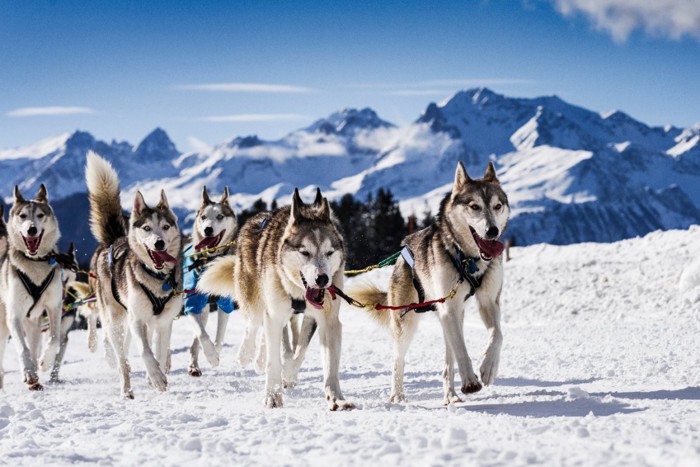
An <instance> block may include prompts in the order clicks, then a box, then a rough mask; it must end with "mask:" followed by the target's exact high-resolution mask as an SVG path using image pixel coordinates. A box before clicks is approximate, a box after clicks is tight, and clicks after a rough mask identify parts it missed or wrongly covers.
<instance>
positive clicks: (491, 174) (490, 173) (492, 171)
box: [484, 162, 499, 183]
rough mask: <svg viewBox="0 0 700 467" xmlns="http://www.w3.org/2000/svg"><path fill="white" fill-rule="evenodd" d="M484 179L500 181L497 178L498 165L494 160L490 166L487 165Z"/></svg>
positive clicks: (486, 180)
mask: <svg viewBox="0 0 700 467" xmlns="http://www.w3.org/2000/svg"><path fill="white" fill-rule="evenodd" d="M484 181H485V182H494V183H499V181H498V178H496V167H494V166H493V162H489V166H488V167H486V172H484Z"/></svg>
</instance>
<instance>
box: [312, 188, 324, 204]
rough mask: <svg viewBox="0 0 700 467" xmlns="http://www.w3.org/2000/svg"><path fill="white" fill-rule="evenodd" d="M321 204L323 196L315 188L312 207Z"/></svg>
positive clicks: (319, 190)
mask: <svg viewBox="0 0 700 467" xmlns="http://www.w3.org/2000/svg"><path fill="white" fill-rule="evenodd" d="M322 202H323V195H322V194H321V189H320V188H316V199H315V200H314V206H316V207H319V206H321V203H322Z"/></svg>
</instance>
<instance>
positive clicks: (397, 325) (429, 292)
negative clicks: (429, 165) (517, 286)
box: [348, 162, 510, 404]
mask: <svg viewBox="0 0 700 467" xmlns="http://www.w3.org/2000/svg"><path fill="white" fill-rule="evenodd" d="M509 213H510V208H509V206H508V198H507V197H506V194H505V193H504V192H503V190H502V189H501V185H500V183H499V181H498V179H497V178H496V170H495V169H494V166H493V164H492V163H489V166H488V168H487V169H486V173H485V174H484V177H483V178H482V179H479V180H472V179H471V178H470V177H469V175H467V172H466V170H465V169H464V166H463V165H462V163H461V162H459V163H458V165H457V171H456V173H455V180H454V185H453V187H452V192H451V193H450V194H448V195H447V196H446V197H445V198H444V199H443V200H442V203H441V205H440V213H439V216H438V218H437V221H436V222H435V223H434V224H433V225H431V226H430V227H427V228H425V229H423V230H421V231H418V232H416V233H414V234H412V235H409V236H408V237H406V238H405V240H404V242H403V245H404V246H405V248H404V250H402V257H400V258H399V260H398V261H397V262H396V265H395V266H394V271H393V274H392V276H391V282H390V286H389V290H388V292H384V291H381V290H378V289H377V288H375V287H373V286H371V285H368V284H363V285H359V286H357V287H356V288H354V289H353V290H349V291H348V293H349V294H350V295H352V296H353V297H355V298H356V299H358V300H359V301H360V302H362V303H382V304H388V305H392V306H401V305H403V304H411V303H422V302H424V301H426V300H432V299H437V298H440V297H445V296H448V295H449V294H450V292H451V291H452V290H454V291H455V294H454V296H453V298H452V299H450V300H447V301H445V302H444V303H439V304H437V306H428V307H424V308H420V309H417V310H415V311H418V312H422V311H428V310H432V309H434V310H435V311H436V314H437V317H438V319H439V320H440V324H441V325H442V330H443V334H444V337H445V369H444V372H443V379H444V394H445V398H444V402H445V404H449V403H451V402H460V401H461V399H460V398H459V396H458V395H457V392H456V391H455V386H454V361H455V360H456V361H457V367H458V369H459V374H460V376H461V378H462V388H461V389H462V392H463V393H465V394H469V393H473V392H476V391H479V390H480V389H481V383H480V382H479V378H478V377H477V376H476V374H474V369H473V368H472V362H471V359H470V358H469V355H468V354H467V347H466V345H465V342H464V333H463V330H462V329H463V321H464V302H465V301H466V300H467V299H468V298H470V297H471V296H472V295H474V294H476V300H477V302H478V305H479V313H480V314H481V319H482V320H483V322H484V324H485V325H486V328H487V329H488V331H489V343H488V346H487V348H486V352H485V354H484V361H483V363H482V365H481V380H482V381H483V382H484V384H487V385H489V384H492V383H493V382H494V379H495V378H496V373H497V372H498V363H499V360H500V352H501V343H502V340H503V337H502V335H501V325H500V319H501V309H500V304H499V301H500V295H501V288H502V285H503V266H502V262H501V261H502V259H501V257H500V255H501V253H502V252H503V244H502V243H501V242H499V241H498V238H499V237H500V236H501V234H502V233H503V230H504V229H505V227H506V223H507V222H508V216H509ZM408 311H409V310H399V311H388V310H372V313H373V315H374V317H375V318H376V319H377V320H378V321H379V322H381V323H382V324H383V325H385V326H388V327H389V328H390V330H391V334H392V337H393V341H394V346H393V347H394V369H393V378H392V388H391V402H403V401H405V400H406V398H405V394H404V385H403V380H404V364H405V356H406V351H407V350H408V346H409V345H410V343H411V340H412V338H413V335H414V334H415V331H416V327H417V325H418V320H419V315H418V314H417V313H413V312H408Z"/></svg>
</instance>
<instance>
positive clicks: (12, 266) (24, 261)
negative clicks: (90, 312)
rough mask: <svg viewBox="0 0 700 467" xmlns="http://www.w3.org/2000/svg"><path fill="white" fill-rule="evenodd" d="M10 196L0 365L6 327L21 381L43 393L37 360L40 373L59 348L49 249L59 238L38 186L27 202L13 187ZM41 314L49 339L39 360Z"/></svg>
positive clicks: (54, 267)
mask: <svg viewBox="0 0 700 467" xmlns="http://www.w3.org/2000/svg"><path fill="white" fill-rule="evenodd" d="M14 197H15V199H14V204H13V206H12V209H11V210H10V215H9V218H8V223H7V237H6V240H0V250H6V253H5V254H4V255H0V256H4V258H3V259H2V266H1V268H0V303H2V305H0V308H3V307H4V310H0V315H2V314H6V315H7V316H6V323H7V326H2V325H0V341H1V343H0V365H1V362H2V357H3V353H4V350H5V344H6V342H7V331H8V329H9V331H10V333H11V334H12V338H13V339H12V341H13V342H14V345H15V348H16V350H17V355H18V356H19V362H20V371H21V373H22V376H23V378H24V382H25V383H26V384H27V386H28V388H29V389H30V390H33V391H36V390H41V389H43V387H42V385H41V384H39V377H38V375H37V360H39V362H40V365H39V366H40V367H41V368H42V370H48V369H49V368H51V367H52V366H53V364H54V361H55V359H56V354H57V353H58V350H59V347H60V339H61V337H60V329H61V302H62V284H61V268H60V266H59V265H58V264H57V262H56V253H55V251H56V243H57V242H58V239H59V237H60V235H61V234H60V232H59V230H58V221H57V220H56V217H55V216H54V213H53V210H52V209H51V206H49V201H48V193H47V191H46V187H45V186H44V185H41V187H40V188H39V193H38V194H37V196H36V198H34V199H33V200H25V199H24V197H22V194H21V193H20V191H19V188H18V187H15V191H14ZM0 253H1V252H0ZM44 311H46V313H47V315H48V319H49V338H48V342H47V344H46V346H45V347H44V351H43V354H42V356H41V358H40V359H39V352H40V350H41V321H42V315H43V313H44ZM1 374H2V369H1V368H0V375H1ZM0 386H2V376H0Z"/></svg>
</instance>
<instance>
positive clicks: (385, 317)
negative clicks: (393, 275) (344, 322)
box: [346, 283, 390, 326]
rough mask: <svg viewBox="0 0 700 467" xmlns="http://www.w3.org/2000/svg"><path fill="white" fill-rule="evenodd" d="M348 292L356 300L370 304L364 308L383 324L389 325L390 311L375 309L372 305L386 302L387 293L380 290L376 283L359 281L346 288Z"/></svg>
mask: <svg viewBox="0 0 700 467" xmlns="http://www.w3.org/2000/svg"><path fill="white" fill-rule="evenodd" d="M346 292H347V294H348V295H349V296H351V297H352V298H354V299H355V300H357V301H359V302H361V303H364V304H366V305H369V306H367V307H365V308H364V310H365V311H367V312H369V313H370V314H371V315H372V317H373V318H374V319H376V320H377V321H378V322H379V324H381V325H382V326H388V325H389V319H390V313H389V312H388V311H386V310H375V309H374V308H371V306H372V305H376V304H377V303H381V304H384V305H385V304H386V302H387V293H386V292H385V291H383V290H380V289H379V288H378V287H377V286H376V285H373V284H369V283H358V284H353V285H352V286H350V287H348V288H347V290H346Z"/></svg>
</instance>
